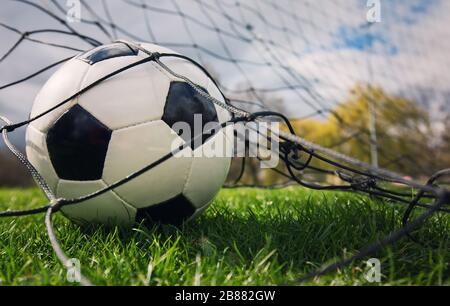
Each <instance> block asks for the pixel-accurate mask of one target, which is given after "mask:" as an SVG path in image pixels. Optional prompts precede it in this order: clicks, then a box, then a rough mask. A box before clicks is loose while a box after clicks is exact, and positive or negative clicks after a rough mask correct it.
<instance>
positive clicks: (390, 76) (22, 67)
mask: <svg viewBox="0 0 450 306" xmlns="http://www.w3.org/2000/svg"><path fill="white" fill-rule="evenodd" d="M29 2H31V3H35V4H38V5H39V6H41V7H43V8H45V9H46V10H48V11H49V12H51V13H52V14H55V15H56V16H58V17H59V18H61V19H62V20H66V12H67V11H68V10H69V9H70V7H69V6H67V3H70V2H73V1H66V0H59V1H56V2H57V3H58V4H59V8H58V7H57V6H55V5H54V4H53V3H52V1H50V0H29ZM372 2H379V3H380V12H381V15H380V22H376V23H368V21H367V13H368V10H369V9H370V7H368V6H367V4H368V1H366V0H310V1H306V0H305V1H302V0H241V1H234V0H164V1H162V0H107V1H103V0H90V1H87V2H86V3H88V5H89V8H88V7H86V6H84V5H81V11H80V12H81V18H82V19H83V20H88V21H98V22H101V23H102V24H103V25H104V26H105V28H106V29H107V31H108V32H109V33H110V36H111V37H108V36H107V35H105V34H104V33H103V32H102V31H100V30H99V28H98V27H96V26H93V25H90V24H86V23H83V22H75V23H69V26H70V27H72V28H73V29H75V30H76V31H77V32H79V33H82V34H83V35H86V36H90V37H93V38H95V39H97V40H99V41H101V42H102V43H107V42H109V41H111V40H113V39H114V38H125V39H131V40H135V41H149V42H154V43H157V44H161V45H164V46H166V47H169V48H172V49H174V50H176V51H177V52H180V53H182V54H185V55H187V56H190V57H192V58H194V59H196V60H198V61H200V62H201V63H202V64H204V65H205V66H206V67H207V68H208V69H210V70H211V71H212V72H213V74H214V75H215V76H217V77H218V79H219V80H220V83H221V84H222V85H223V86H224V88H225V89H226V93H227V94H228V95H229V96H232V97H238V98H245V99H251V100H257V99H269V100H271V101H279V100H282V101H283V104H282V109H283V110H284V111H285V112H286V113H287V114H288V115H289V116H290V117H302V116H306V115H309V114H311V113H314V112H316V111H318V110H326V109H330V108H333V107H334V106H336V104H337V103H339V102H341V101H342V100H343V99H344V98H345V97H346V95H348V93H349V91H350V90H351V88H352V87H353V86H354V85H355V84H357V83H361V82H362V83H371V84H374V85H378V86H381V87H382V88H384V89H385V90H386V91H388V92H389V93H392V94H399V95H402V96H405V97H407V98H411V99H414V100H416V101H417V102H418V103H421V104H423V105H426V107H428V108H429V109H431V110H432V113H433V116H435V117H436V118H437V119H439V116H442V114H443V112H442V109H443V108H447V109H450V105H449V104H450V102H448V98H449V97H450V82H449V81H450V73H449V68H450V56H448V54H450V26H449V23H450V20H449V17H448V16H450V1H447V0H380V1H372ZM142 4H145V5H146V8H143V7H142V6H141V5H142ZM0 8H1V9H0V23H1V24H3V25H7V26H10V27H14V28H16V29H18V30H20V31H21V32H29V31H34V30H38V29H58V30H67V29H66V28H65V27H64V25H62V24H61V23H60V22H58V21H56V20H55V19H54V18H52V17H50V16H49V15H47V14H46V13H44V12H43V11H42V10H39V9H38V8H36V7H33V6H31V5H27V4H24V3H21V2H18V1H13V0H4V1H1V4H0ZM60 9H61V10H60ZM111 21H112V22H113V23H114V24H115V25H117V26H118V27H117V28H115V29H111V27H109V26H108V25H107V24H108V23H110V22H111ZM30 37H31V38H34V39H39V40H42V41H46V42H51V43H54V44H62V45H66V46H67V45H69V46H71V47H72V48H74V49H78V50H88V49H90V48H91V47H92V46H90V45H89V44H87V43H86V42H85V41H82V40H81V39H79V38H77V37H73V36H70V35H64V34H58V33H55V32H52V33H37V34H33V35H32V36H30ZM19 38H20V35H18V34H17V33H15V32H13V31H11V30H8V29H6V28H5V27H2V26H0V39H1V41H2V44H1V45H0V59H1V58H2V57H3V55H4V54H5V53H6V52H7V51H8V50H9V49H10V48H11V47H12V46H13V45H14V44H15V42H16V41H17V40H18V39H19ZM78 53H79V51H75V50H67V49H62V48H58V47H54V46H47V45H43V44H39V43H36V42H32V41H24V42H22V43H20V44H19V45H18V47H17V48H16V49H14V50H13V51H12V52H11V54H9V55H8V56H7V57H6V58H4V59H2V60H1V61H0V87H1V86H2V85H5V84H9V83H11V82H14V81H16V80H19V79H21V78H23V77H25V76H27V75H29V74H31V73H33V72H36V71H38V70H39V69H41V68H43V67H45V66H47V65H49V64H51V63H54V62H56V61H59V60H61V59H63V58H67V57H70V56H74V55H76V54H78ZM55 69H56V68H55ZM55 69H52V70H49V71H47V72H46V73H43V74H41V75H38V76H36V77H34V78H32V79H30V80H28V81H26V82H24V83H20V84H18V85H15V86H11V87H9V88H6V89H0V114H4V115H6V116H7V117H8V118H10V119H12V120H13V121H19V120H24V119H26V118H27V116H28V113H29V111H30V109H31V105H32V102H33V100H34V97H35V96H36V94H37V93H38V92H39V89H40V88H41V87H42V86H43V84H44V83H45V81H46V80H47V79H48V78H49V76H50V75H51V74H52V73H53V72H54V71H55ZM248 88H257V89H261V90H262V91H263V92H264V93H262V92H261V91H260V92H259V93H258V94H257V95H248V94H242V93H240V92H241V91H242V90H243V89H248ZM276 98H278V99H276ZM277 103H279V102H277ZM271 106H273V107H274V108H277V107H280V108H281V105H276V104H274V105H271ZM437 119H436V120H437ZM19 138H20V137H19Z"/></svg>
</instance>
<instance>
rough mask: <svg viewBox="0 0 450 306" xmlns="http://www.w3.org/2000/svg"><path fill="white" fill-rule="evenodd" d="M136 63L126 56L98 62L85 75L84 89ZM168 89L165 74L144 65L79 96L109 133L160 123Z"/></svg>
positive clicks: (82, 104) (135, 58) (148, 64)
mask: <svg viewBox="0 0 450 306" xmlns="http://www.w3.org/2000/svg"><path fill="white" fill-rule="evenodd" d="M138 59H141V58H138V57H135V56H132V57H131V56H125V57H119V58H112V59H109V60H107V61H102V62H98V63H96V64H95V65H93V66H92V68H91V69H90V70H89V72H88V73H87V75H86V78H85V80H84V82H83V83H84V86H87V85H88V84H91V83H93V82H95V80H97V79H99V78H101V77H102V76H104V75H107V74H108V73H111V72H113V71H114V70H117V69H119V68H121V67H125V66H127V65H129V64H130V63H132V62H135V61H137V60H138ZM169 85H170V80H169V78H168V77H167V76H166V75H165V74H164V73H161V72H160V71H159V70H157V69H156V68H155V67H154V66H153V64H152V63H145V64H141V65H138V66H136V67H133V68H131V69H129V70H126V71H124V72H121V73H120V74H117V75H115V76H113V77H112V78H110V79H108V80H105V81H103V82H102V83H100V84H98V85H97V86H96V87H95V88H94V89H93V90H90V91H87V92H86V93H84V94H83V95H81V96H80V99H79V104H80V105H81V106H83V107H84V108H85V109H86V110H87V111H89V112H90V113H91V114H93V115H94V116H95V117H96V118H97V119H98V120H100V121H101V122H102V123H103V124H105V125H106V126H108V127H109V128H110V129H112V130H114V129H120V128H124V127H127V126H130V125H134V124H137V123H143V122H148V121H152V120H156V119H160V118H161V116H162V115H163V111H164V104H165V101H166V97H167V92H168V90H169ZM118 109H120V111H117V110H118Z"/></svg>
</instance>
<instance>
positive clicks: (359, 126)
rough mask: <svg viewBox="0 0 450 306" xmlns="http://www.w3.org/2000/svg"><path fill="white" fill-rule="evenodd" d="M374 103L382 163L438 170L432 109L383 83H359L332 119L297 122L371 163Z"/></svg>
mask: <svg viewBox="0 0 450 306" xmlns="http://www.w3.org/2000/svg"><path fill="white" fill-rule="evenodd" d="M369 103H373V105H374V109H375V110H376V118H377V124H376V131H377V138H378V141H377V149H378V153H379V159H380V166H381V167H386V168H389V169H391V170H393V171H397V172H400V173H407V174H409V175H423V174H427V175H428V174H430V172H432V171H434V169H433V168H435V167H430V163H433V161H432V158H430V157H432V156H430V154H429V150H430V143H431V141H430V140H431V139H432V130H431V127H430V119H429V115H428V113H427V112H426V111H425V110H424V109H422V108H421V107H420V106H419V105H418V104H417V103H415V102H414V101H411V100H408V99H404V98H401V97H397V96H392V95H388V94H387V93H386V92H385V91H384V90H382V89H381V88H376V87H372V86H366V85H357V86H355V87H354V88H353V90H352V91H351V92H350V94H349V95H348V97H347V98H346V99H345V100H344V101H343V102H342V103H340V104H339V105H338V106H337V107H336V108H335V109H334V110H332V112H331V113H330V115H329V116H328V118H327V119H326V120H319V119H308V120H293V124H294V126H295V129H296V131H297V132H298V133H299V135H301V136H302V137H304V138H306V139H308V140H310V141H312V142H315V143H318V144H320V145H323V146H325V147H328V148H333V149H336V150H337V151H340V152H342V153H344V154H347V155H350V156H352V157H355V158H358V159H360V160H362V161H365V162H370V133H369V128H368V122H369Z"/></svg>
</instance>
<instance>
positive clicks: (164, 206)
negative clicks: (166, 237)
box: [136, 194, 196, 226]
mask: <svg viewBox="0 0 450 306" xmlns="http://www.w3.org/2000/svg"><path fill="white" fill-rule="evenodd" d="M195 211H196V208H195V206H194V205H193V204H192V203H191V202H190V201H189V200H188V199H187V198H186V197H185V196H184V195H182V194H179V195H177V196H176V197H174V198H172V199H169V200H167V201H164V202H162V203H158V204H155V205H152V206H149V207H145V208H139V209H138V210H137V213H136V222H138V223H140V222H143V221H144V223H145V224H146V225H148V226H152V225H153V224H158V223H159V224H173V225H177V226H179V225H181V224H183V222H185V221H187V220H188V219H189V218H190V217H191V216H192V215H193V214H194V213H195Z"/></svg>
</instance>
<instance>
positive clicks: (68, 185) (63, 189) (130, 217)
mask: <svg viewBox="0 0 450 306" xmlns="http://www.w3.org/2000/svg"><path fill="white" fill-rule="evenodd" d="M105 187H107V185H106V184H105V183H104V182H103V181H102V180H97V181H89V182H74V181H65V180H60V181H59V183H58V187H57V189H56V196H57V197H61V198H68V199H72V198H77V197H80V196H84V195H88V194H90V193H92V192H95V191H97V190H100V189H103V188H105ZM61 210H62V212H63V213H64V214H65V215H66V216H68V217H69V218H70V219H71V220H73V221H75V222H77V223H79V224H84V223H88V224H89V223H99V224H107V225H117V224H118V225H125V226H129V225H132V224H133V223H134V220H135V217H136V209H135V208H134V207H132V206H130V205H128V204H127V203H125V202H124V201H123V200H122V199H121V198H120V197H118V196H117V195H116V194H114V192H112V191H108V192H106V193H104V194H102V195H100V196H98V197H96V198H94V199H91V200H88V201H84V202H81V203H78V204H76V205H67V206H64V207H63V208H61Z"/></svg>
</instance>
